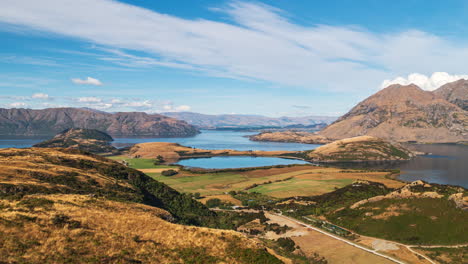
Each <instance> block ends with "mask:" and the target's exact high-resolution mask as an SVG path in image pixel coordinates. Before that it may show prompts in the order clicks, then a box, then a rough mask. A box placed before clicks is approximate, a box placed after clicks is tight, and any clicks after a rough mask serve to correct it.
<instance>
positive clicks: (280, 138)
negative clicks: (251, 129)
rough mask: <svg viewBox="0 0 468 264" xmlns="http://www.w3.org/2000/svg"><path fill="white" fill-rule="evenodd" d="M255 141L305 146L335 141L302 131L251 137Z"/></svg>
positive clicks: (266, 133) (261, 134) (268, 133)
mask: <svg viewBox="0 0 468 264" xmlns="http://www.w3.org/2000/svg"><path fill="white" fill-rule="evenodd" d="M249 139H250V140H253V141H274V142H297V143H305V144H327V143H330V142H332V141H333V140H331V139H329V138H326V137H323V136H320V135H318V134H317V133H311V132H302V131H283V132H278V131H277V132H271V131H267V132H261V133H259V134H257V135H253V136H250V137H249Z"/></svg>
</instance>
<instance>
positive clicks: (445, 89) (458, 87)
mask: <svg viewBox="0 0 468 264" xmlns="http://www.w3.org/2000/svg"><path fill="white" fill-rule="evenodd" d="M434 93H435V94H437V95H439V96H441V97H443V98H445V99H446V100H447V101H449V102H451V103H452V104H456V105H458V106H459V107H460V108H462V109H463V110H465V111H468V80H464V79H461V80H458V81H456V82H451V83H447V84H445V85H442V86H441V87H440V88H439V89H437V90H435V91H434Z"/></svg>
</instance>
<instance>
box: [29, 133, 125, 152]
mask: <svg viewBox="0 0 468 264" xmlns="http://www.w3.org/2000/svg"><path fill="white" fill-rule="evenodd" d="M113 140H114V139H113V138H112V137H111V136H109V135H108V134H106V133H104V132H101V131H99V130H96V129H82V128H70V129H67V130H65V131H63V132H62V133H59V134H57V135H56V136H55V137H54V138H52V139H50V140H46V141H43V142H41V143H38V144H35V145H34V147H37V148H72V149H80V150H84V151H88V152H92V153H116V152H118V150H117V149H116V148H115V147H113V146H111V144H110V142H112V141H113Z"/></svg>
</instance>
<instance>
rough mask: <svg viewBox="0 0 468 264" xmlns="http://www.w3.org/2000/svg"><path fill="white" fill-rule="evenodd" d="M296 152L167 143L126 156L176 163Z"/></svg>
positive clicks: (138, 146)
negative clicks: (199, 158) (198, 158)
mask: <svg viewBox="0 0 468 264" xmlns="http://www.w3.org/2000/svg"><path fill="white" fill-rule="evenodd" d="M288 153H294V151H257V150H255V151H239V150H232V149H216V150H209V149H197V148H191V147H186V146H182V145H179V144H177V143H167V142H148V143H139V144H136V145H134V146H133V147H131V148H130V150H129V151H128V152H127V153H125V155H127V156H130V157H140V158H150V159H151V158H156V157H157V156H159V155H160V156H162V157H163V158H164V160H165V161H166V162H167V163H171V162H176V161H178V160H179V159H181V158H188V157H191V158H195V157H213V156H281V155H282V154H288Z"/></svg>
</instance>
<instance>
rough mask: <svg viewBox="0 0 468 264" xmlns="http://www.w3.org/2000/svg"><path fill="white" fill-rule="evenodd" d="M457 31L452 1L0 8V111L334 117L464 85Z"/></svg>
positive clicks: (8, 3)
mask: <svg viewBox="0 0 468 264" xmlns="http://www.w3.org/2000/svg"><path fill="white" fill-rule="evenodd" d="M467 25H468V2H466V1H462V0H460V1H456V0H452V1H427V0H426V1H420V0H418V1H416V0H406V1H391V2H390V1H377V0H367V1H365V0H363V1H351V0H342V1H306V0H304V1H299V0H296V1H291V0H270V1H211V0H197V1H180V0H172V1H155V0H151V1H150V0H139V1H130V0H126V1H108V0H43V1H28V0H4V1H2V2H1V3H0V39H1V41H0V91H1V93H0V107H7V108H11V107H16V108H21V107H23V108H46V107H61V106H73V107H91V108H96V109H100V110H104V111H112V112H113V111H146V112H164V111H194V112H201V113H207V114H223V113H237V114H261V115H268V116H283V115H289V116H297V115H301V116H303V115H340V114H343V113H345V112H346V111H347V110H349V109H350V108H351V107H352V106H353V105H355V104H356V103H357V102H359V101H360V100H362V99H364V98H366V97H367V96H369V95H371V94H372V93H374V92H376V91H378V89H380V88H381V87H382V86H385V85H388V84H390V83H394V82H399V83H409V82H414V83H417V84H418V85H420V86H421V87H422V88H423V89H426V90H433V89H434V88H436V87H437V86H438V85H441V84H443V83H446V82H448V81H453V80H456V79H458V78H468V76H466V75H465V74H467V69H466V61H467V59H468V39H467V36H468V34H467V33H468V27H467ZM434 72H436V74H433V73H434ZM437 72H439V73H437ZM440 72H442V73H440Z"/></svg>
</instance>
